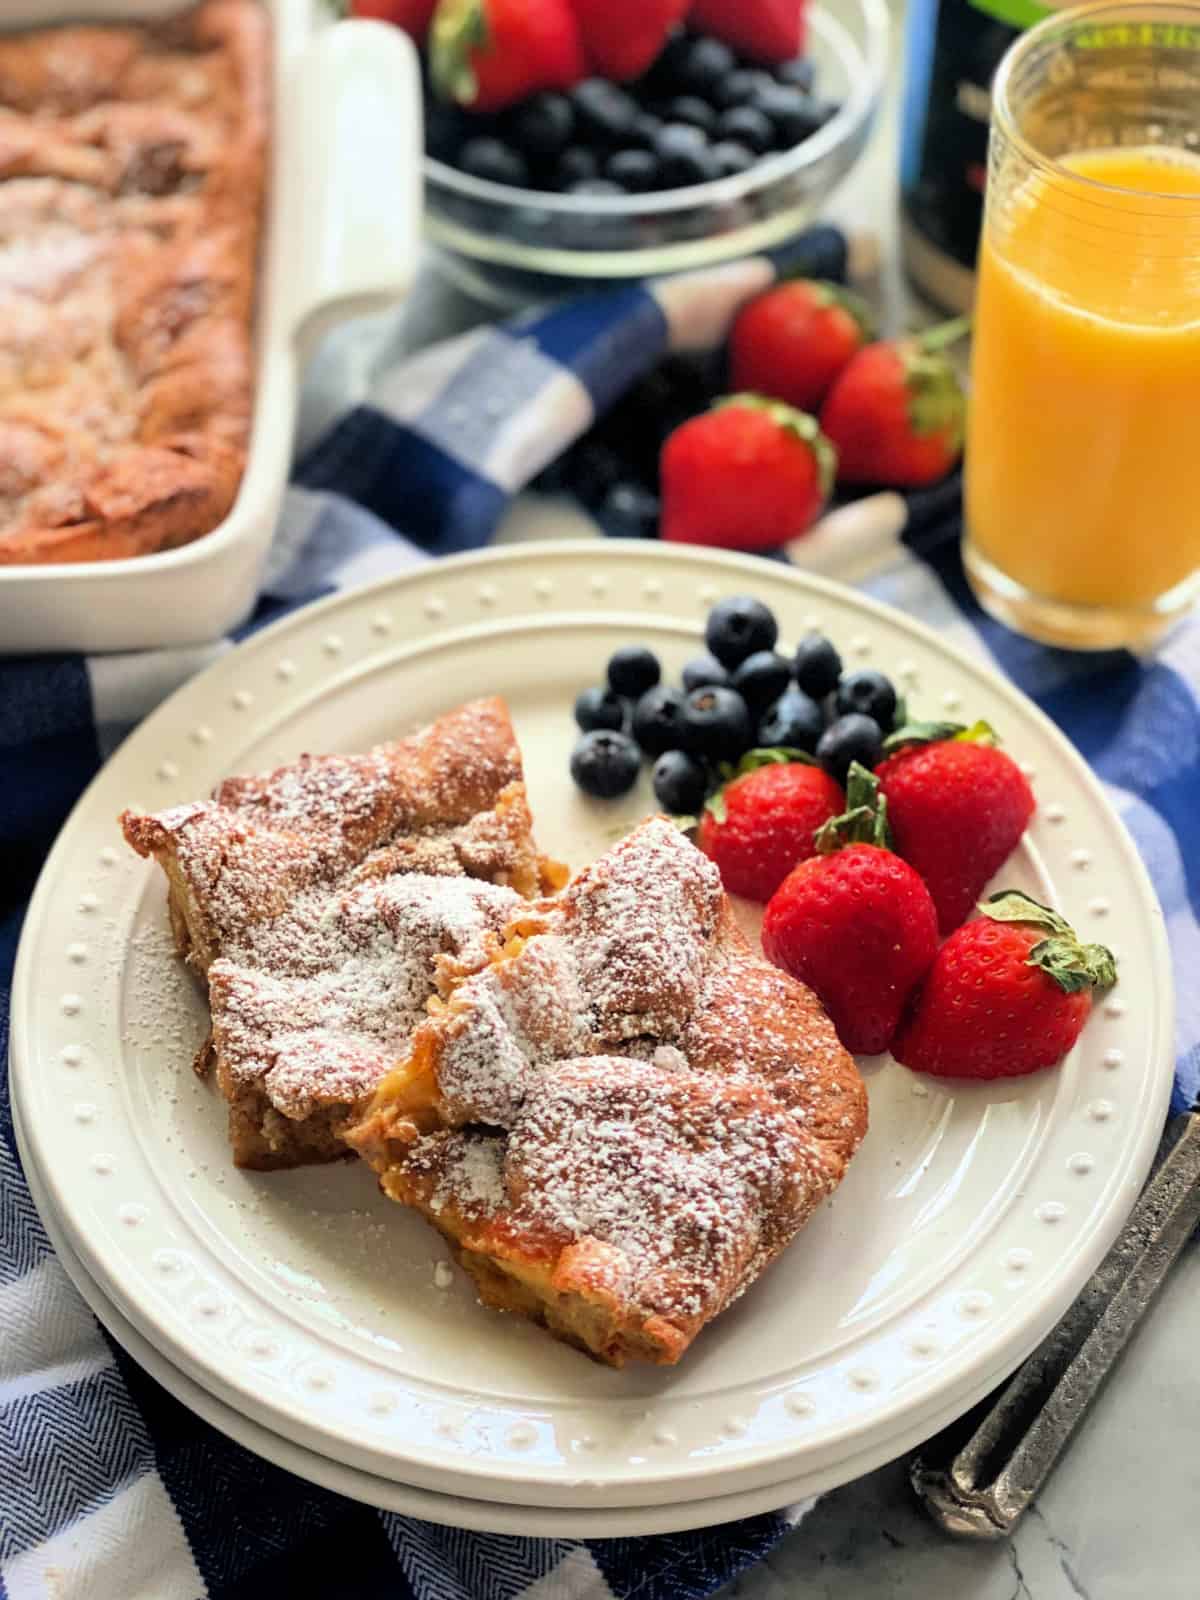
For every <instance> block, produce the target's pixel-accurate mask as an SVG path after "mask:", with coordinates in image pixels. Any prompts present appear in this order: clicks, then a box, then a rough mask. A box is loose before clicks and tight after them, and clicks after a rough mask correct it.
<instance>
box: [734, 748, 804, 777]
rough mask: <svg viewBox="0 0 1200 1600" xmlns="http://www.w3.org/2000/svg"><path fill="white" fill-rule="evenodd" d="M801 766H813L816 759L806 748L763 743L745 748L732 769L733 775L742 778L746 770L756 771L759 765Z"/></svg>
mask: <svg viewBox="0 0 1200 1600" xmlns="http://www.w3.org/2000/svg"><path fill="white" fill-rule="evenodd" d="M796 764H798V765H800V766H802V767H815V766H816V764H817V759H816V757H815V756H810V755H809V753H808V751H807V750H794V749H793V748H792V747H791V745H787V744H779V745H765V746H762V747H761V748H759V749H757V750H747V751H746V754H745V755H744V756H743V757H742V759H741V760H740V761H739V762H738V764H737V767H736V768H735V770H734V776H735V777H737V778H744V777H745V776H746V774H747V773H748V772H757V771H758V770H759V768H760V767H788V766H793V765H796Z"/></svg>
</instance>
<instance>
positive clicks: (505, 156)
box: [458, 138, 529, 189]
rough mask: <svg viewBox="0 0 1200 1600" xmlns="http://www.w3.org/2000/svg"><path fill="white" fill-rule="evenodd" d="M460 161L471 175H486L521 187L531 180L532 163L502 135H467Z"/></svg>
mask: <svg viewBox="0 0 1200 1600" xmlns="http://www.w3.org/2000/svg"><path fill="white" fill-rule="evenodd" d="M458 164H459V166H460V167H461V168H462V170H463V171H464V172H466V173H468V174H469V175H470V176H471V177H472V178H486V179H488V181H489V182H490V183H508V184H512V185H513V186H514V187H515V188H518V189H521V188H524V186H525V185H526V184H527V183H528V182H529V163H528V162H527V161H526V160H525V157H524V156H523V155H522V154H521V152H520V151H519V150H514V149H513V148H512V146H511V145H507V144H505V143H504V141H503V140H502V139H492V138H485V139H468V140H467V142H466V144H465V145H463V147H462V149H461V150H460V151H459V153H458Z"/></svg>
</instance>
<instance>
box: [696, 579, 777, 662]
mask: <svg viewBox="0 0 1200 1600" xmlns="http://www.w3.org/2000/svg"><path fill="white" fill-rule="evenodd" d="M778 637H779V624H778V623H777V622H776V621H775V617H774V615H773V614H772V612H771V611H769V610H768V608H767V607H766V606H765V605H763V603H762V601H761V600H755V599H754V598H753V596H752V595H748V594H735V595H731V596H730V597H729V598H728V599H727V600H718V601H717V603H716V605H715V606H714V607H713V608H712V610H711V611H710V612H709V614H708V622H707V623H706V624H705V628H704V642H705V644H706V645H707V646H708V648H709V649H710V650H711V651H712V653H713V655H714V656H716V658H717V660H718V661H720V662H722V663H723V665H725V666H727V667H736V666H737V665H738V664H739V662H742V661H744V660H745V659H746V657H747V656H752V655H753V654H754V652H755V651H756V650H773V649H774V648H775V641H776V639H778Z"/></svg>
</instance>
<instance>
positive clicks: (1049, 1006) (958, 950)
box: [892, 890, 1117, 1078]
mask: <svg viewBox="0 0 1200 1600" xmlns="http://www.w3.org/2000/svg"><path fill="white" fill-rule="evenodd" d="M979 909H980V910H981V911H982V912H983V916H982V917H979V918H977V919H976V920H975V921H973V922H968V923H967V924H966V926H965V927H962V928H959V930H958V931H957V933H952V934H951V935H950V937H949V938H948V939H947V940H946V942H945V944H944V945H943V946H942V948H941V949H940V950H939V951H938V953H937V956H936V957H935V959H934V962H933V965H932V966H931V967H930V969H929V973H928V975H927V977H926V979H925V982H924V983H923V984H922V986H921V988H920V990H919V991H918V993H917V995H916V997H915V998H914V1001H913V1005H912V1009H911V1011H910V1013H909V1015H908V1016H907V1017H906V1018H905V1021H904V1025H903V1026H902V1028H901V1029H900V1032H899V1034H898V1036H897V1038H896V1040H895V1043H894V1044H893V1045H892V1054H893V1055H894V1056H895V1057H896V1060H897V1061H902V1062H903V1063H904V1064H905V1066H907V1067H914V1068H916V1070H917V1071H918V1072H929V1073H932V1074H933V1075H934V1076H935V1077H938V1078H1015V1077H1020V1076H1021V1075H1022V1074H1024V1073H1026V1072H1037V1071H1038V1070H1039V1068H1041V1067H1051V1066H1053V1065H1054V1063H1055V1062H1056V1061H1061V1060H1062V1058H1063V1056H1065V1055H1066V1053H1067V1051H1068V1050H1070V1048H1071V1047H1072V1045H1073V1044H1074V1043H1075V1041H1076V1039H1078V1037H1079V1035H1080V1032H1081V1031H1082V1029H1083V1025H1084V1023H1085V1022H1086V1021H1087V1019H1088V1014H1089V1013H1090V1011H1091V1009H1092V993H1093V991H1094V990H1096V989H1108V988H1111V987H1112V985H1113V984H1114V983H1116V981H1117V965H1116V962H1115V960H1114V959H1113V954H1112V951H1111V950H1106V949H1105V948H1104V946H1103V945H1100V944H1080V942H1079V939H1078V938H1077V936H1076V934H1075V933H1074V931H1073V930H1072V928H1071V927H1070V925H1069V924H1068V923H1067V922H1065V921H1064V920H1063V918H1062V917H1060V916H1059V915H1058V913H1057V912H1056V911H1051V910H1050V909H1049V908H1048V907H1047V906H1043V905H1039V904H1038V902H1037V901H1036V900H1031V899H1030V897H1029V896H1028V895H1026V894H1021V893H1020V892H1019V891H1016V890H1010V891H1009V892H1008V893H1006V894H998V895H993V896H992V898H991V899H990V900H988V901H987V902H986V903H985V904H984V905H982V906H980V908H979Z"/></svg>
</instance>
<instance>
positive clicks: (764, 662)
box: [731, 650, 792, 712]
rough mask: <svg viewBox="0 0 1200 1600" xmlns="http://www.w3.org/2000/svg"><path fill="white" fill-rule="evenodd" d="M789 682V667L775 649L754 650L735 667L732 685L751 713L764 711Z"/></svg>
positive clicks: (790, 674)
mask: <svg viewBox="0 0 1200 1600" xmlns="http://www.w3.org/2000/svg"><path fill="white" fill-rule="evenodd" d="M791 681H792V667H791V663H790V662H789V661H785V660H784V658H783V656H781V655H777V654H776V652H775V651H774V650H756V651H755V652H754V654H753V655H752V656H747V657H746V659H745V661H743V662H742V663H741V665H740V666H738V667H735V669H734V673H733V678H732V680H731V685H732V687H733V688H734V689H736V690H737V692H738V693H739V694H740V695H741V697H742V699H743V700H744V701H745V702H746V704H747V705H748V706H749V707H750V709H751V711H754V712H760V711H765V710H766V708H767V706H770V705H774V703H775V701H776V700H778V699H779V696H780V695H781V694H782V693H783V691H784V690H785V689H786V688H787V686H788V684H789V683H790V682H791Z"/></svg>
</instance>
